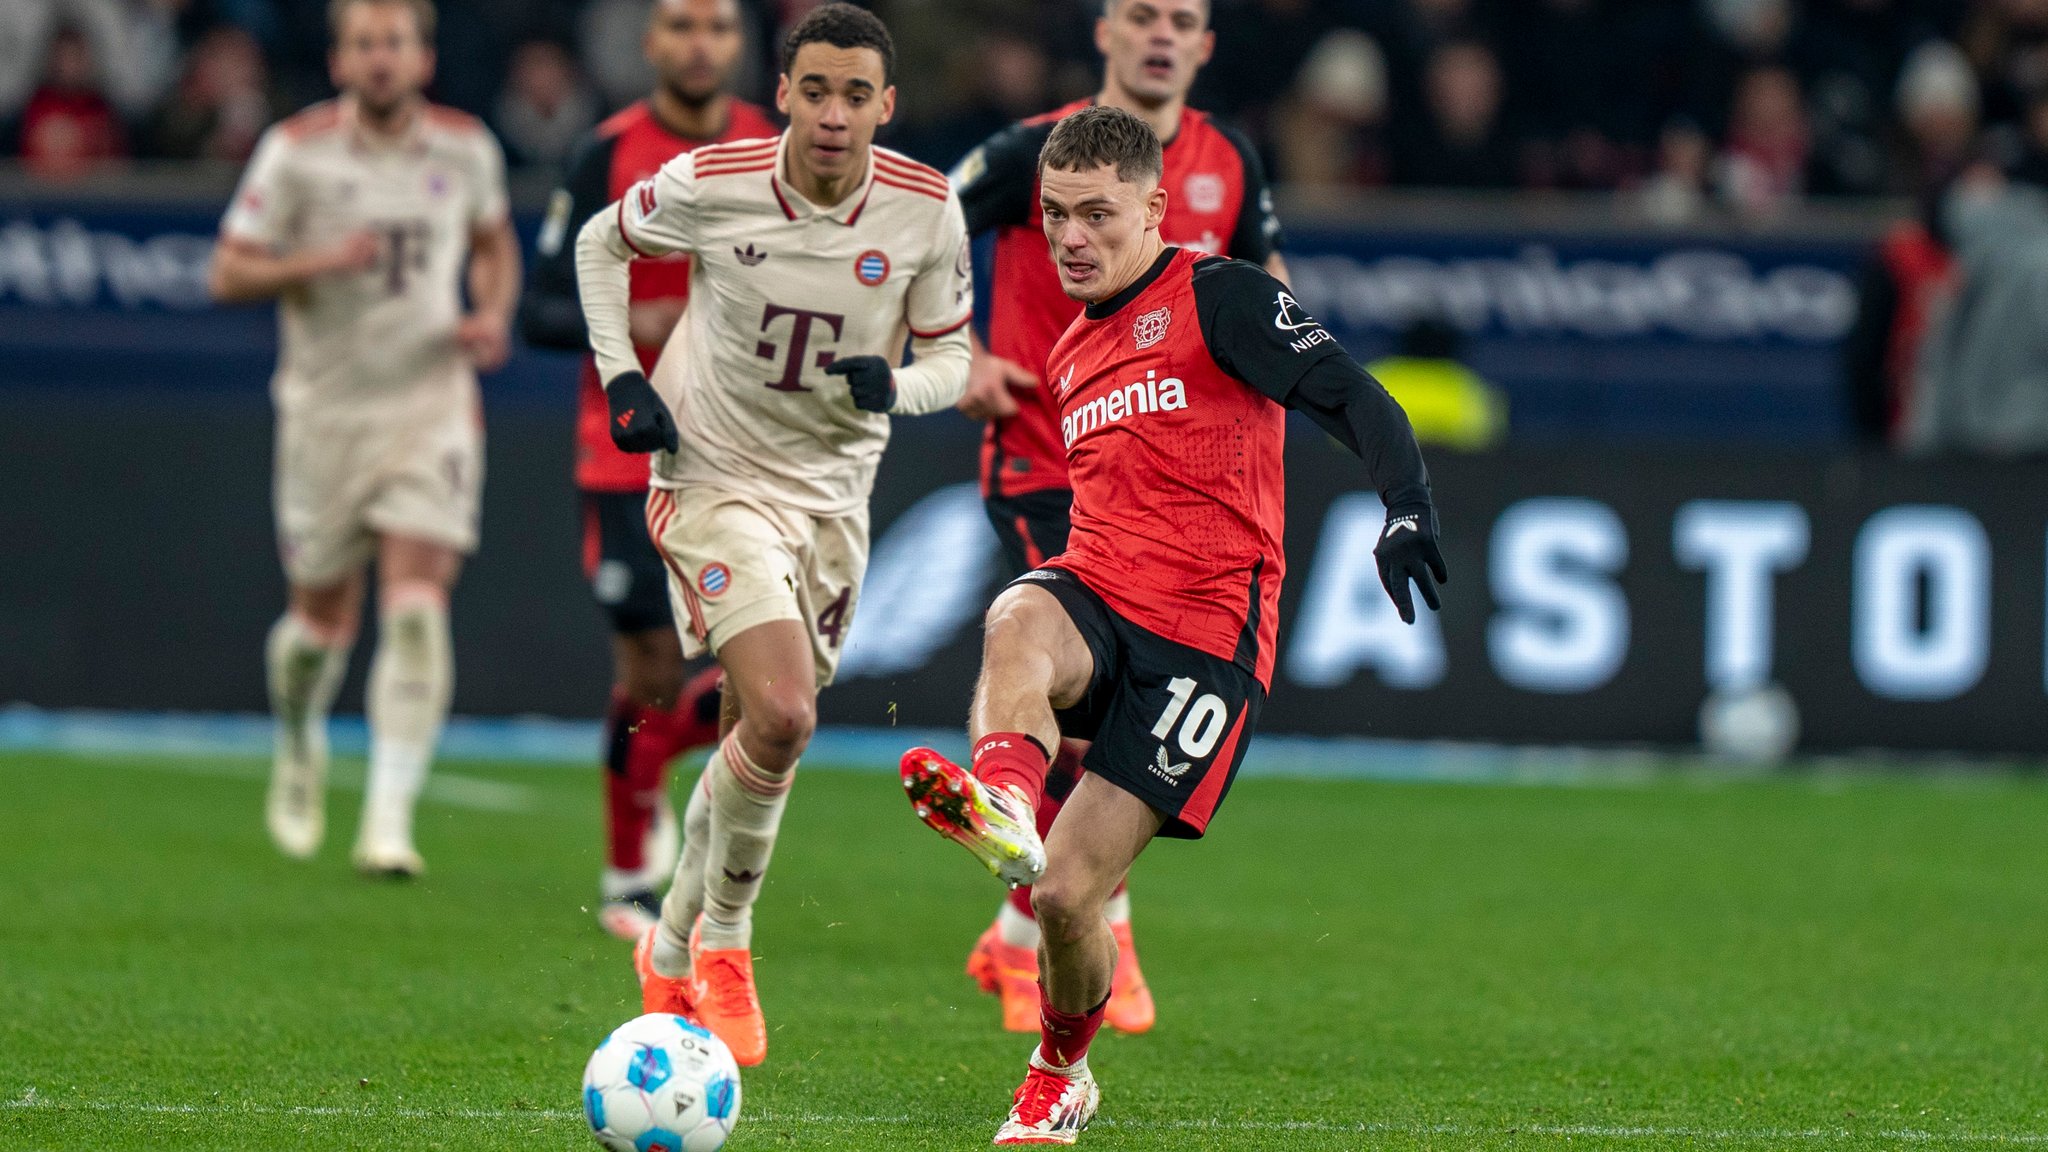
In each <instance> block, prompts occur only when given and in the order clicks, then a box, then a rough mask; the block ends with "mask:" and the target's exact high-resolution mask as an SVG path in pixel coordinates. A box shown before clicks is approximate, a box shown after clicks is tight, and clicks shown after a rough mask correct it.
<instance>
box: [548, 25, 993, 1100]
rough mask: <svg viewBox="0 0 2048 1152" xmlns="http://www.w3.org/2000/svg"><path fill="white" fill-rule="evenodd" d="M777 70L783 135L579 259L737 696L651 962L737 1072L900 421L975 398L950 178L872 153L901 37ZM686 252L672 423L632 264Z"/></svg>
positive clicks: (656, 206) (622, 409)
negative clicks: (767, 919)
mask: <svg viewBox="0 0 2048 1152" xmlns="http://www.w3.org/2000/svg"><path fill="white" fill-rule="evenodd" d="M782 60H783V75H782V78H781V82H780V84H779V85H778V88H777V92H776V104H777V106H778V107H779V108H780V109H781V110H782V111H783V113H785V114H786V115H787V116H788V117H789V119H790V127H789V130H788V131H787V132H785V133H783V134H782V136H781V137H779V138H777V139H772V140H763V141H756V142H747V143H739V144H718V145H710V146H707V147H704V148H700V149H698V150H697V151H695V152H692V153H689V154H686V155H683V156H678V157H676V158H675V159H674V160H671V161H669V162H668V163H667V164H665V165H663V166H662V169H661V171H660V172H659V173H658V174H656V175H655V176H654V177H653V178H652V179H650V180H646V181H643V182H641V183H639V184H637V185H635V186H634V187H632V188H631V189H629V190H628V191H627V192H626V194H625V195H624V196H623V197H622V198H621V199H620V200H619V202H618V203H617V204H616V205H614V206H612V207H610V208H607V209H606V210H604V211H602V212H600V213H598V214H597V215H596V216H594V217H592V218H591V220H590V221H589V222H588V223H587V224H585V225H584V226H583V230H582V232H581V233H580V234H579V235H578V237H577V241H576V270H577V282H578V286H579V288H580V290H581V293H582V300H583V311H584V315H585V317H586V320H587V322H588V326H589V329H590V343H591V347H592V349H593V350H594V351H595V352H596V355H597V365H598V372H599V375H600V376H601V378H602V379H603V380H604V381H605V394H606V400H607V402H608V404H609V408H610V415H611V435H612V439H613V441H614V442H615V443H616V444H618V446H619V447H620V448H622V449H624V450H626V451H628V452H650V451H656V450H659V451H660V454H659V455H657V456H656V458H655V465H654V476H653V486H654V491H653V493H652V494H650V496H649V498H648V505H647V508H648V523H649V528H650V531H651V533H652V534H653V535H654V537H655V539H656V542H657V543H658V544H659V546H660V547H661V550H662V553H663V559H664V560H665V561H666V563H667V565H668V569H669V575H670V584H669V593H670V598H671V601H672V603H673V605H674V609H675V612H676V614H677V617H678V620H677V624H678V627H679V629H680V630H682V631H683V632H684V633H685V635H684V639H683V644H684V648H685V650H686V652H688V653H690V654H692V655H694V654H696V653H698V652H703V651H706V650H708V651H710V652H711V653H713V654H714V655H715V656H717V658H718V662H719V664H720V666H721V667H723V668H724V670H725V676H726V681H725V691H726V693H727V694H728V695H729V696H736V697H737V698H738V701H739V722H738V724H737V725H736V726H735V727H734V728H733V730H732V732H731V734H730V735H729V736H727V737H726V739H725V740H724V741H722V742H721V743H720V744H719V747H718V750H717V751H716V752H714V753H713V754H712V757H711V762H710V763H709V764H708V765H706V766H705V769H704V776H703V779H702V781H701V783H700V784H699V786H698V787H696V788H693V789H691V792H690V801H689V807H688V808H687V809H686V811H685V813H684V818H683V855H682V859H681V861H680V862H679V863H678V864H677V867H676V876H675V883H674V885H673V886H672V887H671V888H670V889H669V893H668V896H667V898H666V899H665V900H664V901H663V902H662V909H661V919H660V922H659V923H658V924H656V925H655V927H654V928H653V929H652V930H650V931H649V932H648V933H647V935H646V936H644V937H643V938H642V940H641V943H640V945H639V947H637V948H636V949H635V950H634V967H635V969H636V971H637V973H638V974H639V976H640V980H641V986H642V1000H643V1002H644V1004H645V1007H646V1010H647V1011H649V1012H676V1013H680V1014H683V1015H689V1016H695V1017H697V1018H699V1019H701V1020H702V1021H703V1022H704V1023H705V1024H706V1025H708V1026H709V1027H710V1028H711V1029H712V1030H713V1031H714V1032H716V1033H717V1034H718V1035H719V1037H720V1038H721V1039H723V1040H724V1041H725V1042H726V1044H727V1045H728V1046H730V1047H731V1048H732V1050H733V1055H734V1056H735V1057H736V1058H737V1059H738V1060H739V1062H740V1063H741V1064H743V1065H753V1064H758V1063H760V1062H761V1061H762V1059H764V1058H765V1057H766V1054H767V1046H768V1033H767V1025H766V1023H765V1022H764V1020H763V1018H762V1015H761V1003H760V999H759V997H758V995H757V994H756V992H755V987H754V974H753V957H752V955H751V953H750V951H749V946H750V942H751V940H752V936H753V912H752V909H753V904H754V900H755V898H756V896H758V895H759V893H760V888H761V880H762V877H763V875H764V874H765V873H766V871H767V868H768V859H769V855H770V853H771V852H772V851H773V850H774V847H775V836H776V830H777V828H778V827H779V826H780V824H781V821H782V810H783V806H784V804H785V803H786V801H787V799H788V795H789V788H790V784H791V783H792V781H793V780H794V777H795V772H796V765H797V759H798V757H799V756H801V755H802V754H803V751H804V748H805V746H806V745H807V744H808V743H809V742H810V738H811V732H812V729H813V726H814V724H815V722H816V715H817V695H818V689H819V688H820V687H822V686H824V685H825V684H828V683H830V682H831V680H832V674H833V671H834V670H835V669H836V668H837V667H838V663H839V647H840V644H841V642H842V641H843V640H844V638H845V636H846V629H847V626H848V625H849V624H851V623H852V621H853V613H854V608H855V605H856V603H857V602H858V600H859V596H860V582H861V577H862V576H863V575H864V574H865V572H866V568H867V556H868V494H869V491H870V489H871V488H872V487H873V484H874V476H875V467H876V465H877V463H878V462H879V461H880V459H881V455H882V450H883V447H884V446H885V445H886V444H887V443H888V439H889V415H890V414H891V413H895V414H898V415H916V414H918V413H924V412H933V411H937V410H939V409H942V408H946V407H950V406H951V405H952V404H953V403H954V402H955V401H957V400H958V399H959V398H960V392H961V389H962V388H963V387H965V385H966V382H967V364H968V357H969V352H968V343H967V333H966V327H967V322H968V319H969V317H970V314H971V312H972V310H973V307H974V301H973V269H972V267H971V264H970V259H969V255H968V242H967V230H966V226H965V224H964V222H963V220H962V217H961V213H960V204H959V201H958V200H957V199H955V198H954V196H953V193H952V191H951V190H950V189H949V188H948V187H947V185H946V178H945V177H944V176H942V175H941V174H939V173H938V172H935V171H933V170H932V169H930V168H927V167H925V166H924V165H922V164H918V163H915V162H914V161H911V160H908V159H906V158H904V157H902V156H900V155H898V154H897V153H894V152H891V151H888V150H887V149H883V148H876V147H873V146H872V141H873V139H874V133H875V129H876V128H878V127H879V126H881V125H882V124H884V123H886V122H887V121H888V119H889V117H890V115H891V113H892V112H893V110H894V107H895V102H896V90H895V88H894V87H892V85H891V77H892V75H893V73H894V69H895V49H894V47H893V45H892V44H891V42H890V38H889V32H888V30H887V29H886V28H884V27H883V26H882V23H881V21H880V20H877V19H876V18H875V17H874V16H873V15H871V14H869V13H868V12H866V11H863V10H862V9H859V8H855V7H852V6H850V5H846V4H826V5H823V6H821V7H818V8H816V9H813V10H812V11H811V12H810V13H809V14H808V15H806V16H805V17H804V18H803V19H802V20H801V21H799V22H798V23H797V24H796V26H795V27H794V28H792V29H791V30H790V32H789V34H788V36H787V38H786V39H785V40H784V43H783V56H782ZM677 253H682V254H687V255H689V256H690V257H692V258H693V262H692V265H691V274H690V307H689V310H688V311H686V312H685V313H684V320H683V330H682V331H681V332H680V333H679V334H678V335H677V336H676V338H675V340H674V341H672V342H671V343H670V345H669V347H668V349H667V350H666V351H665V352H664V354H663V355H662V357H661V359H660V361H659V363H657V364H656V365H655V371H654V380H655V382H657V383H659V384H660V385H661V386H662V391H665V392H666V393H667V394H669V395H676V396H681V397H682V401H681V406H680V408H679V409H677V411H676V412H675V413H674V414H673V415H672V414H671V412H670V409H669V407H668V404H667V403H666V402H665V401H664V400H663V399H662V396H661V394H660V393H659V392H657V391H656V388H655V383H651V382H650V381H649V380H648V378H647V376H646V375H645V374H644V373H643V371H642V368H641V364H640V361H639V359H638V357H637V356H636V355H635V353H634V350H633V344H632V340H631V326H630V323H629V309H628V301H629V292H628V284H627V267H628V264H629V262H630V261H631V260H632V259H633V258H635V257H641V258H646V259H658V258H660V257H663V256H668V255H673V254H677ZM906 342H908V343H909V345H910V351H911V363H910V364H909V365H907V366H903V367H895V365H896V364H898V362H899V361H900V360H901V358H902V352H903V349H904V345H905V343H906ZM700 913H701V915H700Z"/></svg>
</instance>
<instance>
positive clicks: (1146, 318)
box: [1131, 308, 1173, 350]
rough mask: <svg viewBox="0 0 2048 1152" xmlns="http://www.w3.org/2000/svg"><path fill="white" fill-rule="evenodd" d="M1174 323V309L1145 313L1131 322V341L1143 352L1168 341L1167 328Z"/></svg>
mask: <svg viewBox="0 0 2048 1152" xmlns="http://www.w3.org/2000/svg"><path fill="white" fill-rule="evenodd" d="M1172 323H1173V309H1171V308H1159V309H1156V310H1154V311H1151V312H1147V313H1145V314H1144V315H1143V316H1140V317H1138V318H1137V319H1136V320H1134V321H1132V322H1131V340H1132V341H1133V342H1134V343H1136V344H1137V346H1138V347H1139V348H1140V349H1141V350H1142V349H1145V348H1150V347H1151V346H1153V345H1154V344H1157V343H1159V342H1160V341H1161V340H1164V339H1166V329H1167V326H1168V325H1170V324H1172Z"/></svg>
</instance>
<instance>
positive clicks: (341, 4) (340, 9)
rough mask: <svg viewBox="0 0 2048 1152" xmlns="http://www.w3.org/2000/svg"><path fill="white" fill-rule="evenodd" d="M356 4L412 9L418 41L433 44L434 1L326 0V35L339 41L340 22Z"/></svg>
mask: <svg viewBox="0 0 2048 1152" xmlns="http://www.w3.org/2000/svg"><path fill="white" fill-rule="evenodd" d="M358 4H402V5H404V6H405V7H407V8H410V9H412V21H413V24H414V26H416V27H417V28H418V29H419V30H420V39H421V40H422V41H424V42H425V43H427V44H428V45H429V46H431V45H432V44H433V43H434V0H328V4H327V34H328V35H330V36H332V37H334V38H335V39H336V40H339V39H341V22H342V21H343V20H344V19H346V18H347V17H348V10H349V9H351V8H353V7H355V6H356V5H358Z"/></svg>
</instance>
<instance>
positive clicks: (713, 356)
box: [585, 133, 974, 516]
mask: <svg viewBox="0 0 2048 1152" xmlns="http://www.w3.org/2000/svg"><path fill="white" fill-rule="evenodd" d="M786 140H787V134H786V133H785V134H784V136H783V137H781V138H778V139H774V140H750V141H741V142H737V143H732V144H718V145H712V146H709V147H705V148H700V149H698V150H696V151H695V152H691V153H686V154H684V155H681V156H678V157H676V158H675V159H673V160H671V161H669V162H668V163H667V164H665V165H664V166H663V167H662V169H661V171H660V172H658V173H656V174H655V175H654V176H653V177H651V178H650V179H648V180H645V181H642V182H641V183H639V184H637V185H635V186H633V187H632V188H631V189H629V190H628V191H627V193H626V194H625V196H623V197H622V198H621V199H620V201H619V204H618V206H617V207H616V208H615V209H612V210H611V211H612V212H614V213H616V216H617V220H616V227H615V228H614V229H613V231H612V233H611V240H612V244H613V250H614V254H615V255H619V256H625V255H627V254H628V253H629V252H630V254H632V255H637V256H642V257H654V256H666V255H669V254H671V253H676V252H687V253H690V254H691V255H692V256H693V257H694V258H695V263H694V266H693V268H692V270H691V274H690V307H689V311H688V312H687V313H685V318H684V321H683V323H682V324H679V325H678V326H677V327H676V330H675V332H674V334H673V335H672V336H671V337H670V339H669V344H668V346H667V348H666V349H665V350H664V353H663V355H662V358H661V361H660V363H659V364H658V365H657V367H656V368H655V372H654V385H655V387H656V389H657V390H658V391H660V392H661V393H662V394H663V396H664V397H666V398H668V399H669V401H670V402H671V403H674V404H676V406H677V412H676V423H677V425H678V429H679V431H680V433H681V440H682V450H681V451H680V452H678V453H676V454H674V455H669V454H666V453H662V454H659V455H658V456H657V458H656V461H655V465H654V476H653V483H654V485H655V486H656V487H659V488H679V487H683V486H685V485H712V486H715V487H718V488H720V489H724V490H727V491H732V492H737V493H742V494H746V495H751V496H757V497H760V498H763V499H766V500H770V501H773V502H774V503H776V504H780V505H783V506H787V507H791V508H795V509H798V510H801V511H803V512H806V513H809V514H811V515H813V516H836V515H840V514H844V513H847V512H851V511H853V510H855V509H860V508H865V506H866V503H867V498H868V492H869V489H870V488H871V487H872V486H873V483H874V476H875V468H876V465H877V463H878V462H879V461H880V459H881V456H882V450H883V448H884V446H886V445H887V443H888V439H889V417H888V416H886V415H883V414H881V413H877V412H864V411H861V410H860V409H858V408H855V407H854V406H853V404H852V401H851V399H850V398H849V395H848V390H847V383H846V380H845V379H844V378H842V377H838V376H829V375H827V374H826V373H825V369H826V368H827V367H828V366H830V365H831V364H832V363H833V361H834V360H836V359H839V358H842V357H847V356H863V355H870V356H881V357H883V358H885V359H887V360H888V361H889V362H890V363H891V364H895V363H897V362H898V361H900V359H901V358H902V353H903V350H904V346H905V342H906V341H908V340H912V339H914V340H915V341H916V345H915V349H916V351H917V354H918V357H919V358H920V360H922V359H924V358H926V357H927V356H930V355H933V354H934V353H936V355H937V359H938V360H952V359H957V360H958V362H959V365H958V366H959V367H960V368H961V369H962V370H961V371H958V372H945V371H939V370H936V369H934V368H932V367H930V366H926V365H920V364H912V365H910V366H908V367H902V368H898V369H896V386H897V404H896V408H895V409H894V411H895V412H896V413H897V414H899V415H918V414H921V413H925V412H932V411H937V410H939V409H941V408H945V407H948V406H950V405H951V404H952V403H953V402H954V401H955V400H956V399H958V397H959V393H960V388H961V385H962V383H963V382H964V378H965V372H964V366H965V364H966V360H967V355H968V351H967V333H966V330H965V329H966V324H967V321H968V319H969V317H970V316H971V315H972V312H973V307H974V300H973V270H972V268H971V266H970V258H969V248H968V239H967V226H966V221H965V218H964V217H963V215H962V213H961V210H960V202H959V200H958V199H957V198H956V197H955V196H954V195H953V192H952V190H951V188H950V187H949V186H948V185H947V183H946V178H945V177H944V176H943V175H941V174H940V173H939V172H937V171H936V170H934V169H931V168H927V167H925V166H924V165H922V164H919V163H917V162H916V161H913V160H910V159H908V158H906V157H904V156H902V155H900V154H898V153H895V152H891V151H889V150H888V149H885V148H875V149H873V150H872V151H871V152H870V153H869V162H868V171H867V174H866V176H865V177H864V178H863V180H862V182H861V184H860V185H859V187H857V188H855V189H854V190H853V192H852V193H851V194H850V195H848V196H847V197H846V198H845V199H844V200H842V201H841V202H840V203H839V204H837V205H835V206H834V207H831V208H819V207H817V206H816V205H813V204H811V203H810V202H809V201H807V200H805V199H804V198H803V197H802V196H800V195H798V194H797V192H796V190H795V189H793V188H791V187H790V186H789V184H788V183H787V182H786V181H784V180H783V179H782V178H781V176H780V175H779V173H780V171H781V157H782V154H783V151H784V148H785V147H786V143H785V142H786ZM589 295H590V293H589V291H588V289H587V288H586V293H585V298H586V301H587V300H588V299H589ZM593 340H594V341H596V342H598V343H599V344H600V345H601V344H602V343H604V341H603V338H602V335H601V334H599V333H598V332H597V331H596V329H595V328H593ZM596 350H597V353H598V358H599V365H600V368H601V369H602V370H603V371H604V373H605V378H606V379H610V378H612V377H613V376H616V375H617V374H618V373H620V372H625V371H629V370H635V369H637V368H638V364H637V362H635V361H633V360H631V358H630V354H631V350H630V349H625V356H624V358H621V356H620V350H619V349H616V348H611V349H608V348H605V347H602V346H600V347H598V348H597V349H596ZM955 377H958V379H955ZM678 397H680V400H678V399H677V398H678Z"/></svg>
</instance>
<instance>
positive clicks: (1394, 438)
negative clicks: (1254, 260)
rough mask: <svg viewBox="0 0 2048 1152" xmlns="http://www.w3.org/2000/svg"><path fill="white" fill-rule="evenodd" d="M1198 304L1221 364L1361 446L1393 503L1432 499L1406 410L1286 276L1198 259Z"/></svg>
mask: <svg viewBox="0 0 2048 1152" xmlns="http://www.w3.org/2000/svg"><path fill="white" fill-rule="evenodd" d="M1194 291H1195V312H1196V315H1197V317H1198V319H1199V321H1200V323H1201V326H1202V338H1203V340H1204V342H1206V343H1207V344H1208V347H1209V355H1210V356H1211V357H1212V358H1214V359H1215V361H1216V364H1217V366H1218V367H1220V368H1222V369H1223V370H1224V371H1225V372H1228V373H1229V374H1230V375H1232V376H1234V377H1236V378H1237V379H1239V380H1242V381H1244V382H1245V383H1246V384H1248V385H1250V386H1251V387H1253V388H1256V389H1258V390H1259V391H1260V392H1262V393H1264V394H1265V395H1267V396H1269V397H1271V398H1272V399H1273V400H1274V401H1276V402H1277V403H1279V404H1282V405H1284V406H1286V407H1288V408H1292V409H1294V410H1295V411H1297V412H1300V413H1302V414H1303V415H1305V416H1307V417H1308V418H1309V419H1310V420H1312V421H1314V422H1315V424H1316V426H1317V427H1318V428H1321V429H1322V430H1323V431H1325V432H1328V433H1329V434H1330V435H1331V436H1333V437H1335V438H1336V439H1337V441H1338V442H1339V443H1341V444H1343V445H1344V446H1345V447H1346V448H1349V449H1350V450H1351V451H1352V452H1354V453H1357V455H1358V457H1359V459H1361V460H1363V461H1365V467H1366V475H1367V476H1368V477H1370V478H1371V480H1372V484H1373V487H1374V488H1376V489H1378V490H1379V493H1380V500H1381V502H1382V503H1384V504H1385V505H1386V506H1387V508H1388V510H1389V511H1402V512H1407V511H1418V510H1421V509H1427V508H1430V507H1431V503H1432V502H1431V498H1430V491H1429V469H1428V467H1427V466H1426V465H1424V464H1423V462H1422V449H1421V448H1420V447H1419V446H1418V445H1417V444H1416V443H1415V431H1414V429H1413V428H1411V427H1410V426H1409V424H1408V414H1407V413H1406V412H1403V411H1402V410H1401V406H1400V405H1399V404H1398V403H1396V402H1395V401H1394V398H1393V397H1392V396H1389V395H1388V394H1387V390H1386V389H1385V388H1383V387H1381V386H1380V382H1379V381H1378V380H1375V379H1373V377H1372V374H1371V373H1369V372H1367V371H1366V370H1365V369H1363V368H1361V367H1359V366H1358V363H1357V362H1356V361H1354V360H1352V359H1351V357H1350V355H1349V354H1348V353H1346V352H1345V351H1344V348H1343V346H1342V345H1340V344H1338V343H1337V341H1336V338H1335V337H1333V336H1331V335H1330V333H1329V331H1328V330H1326V329H1325V328H1324V327H1323V326H1322V325H1321V324H1320V323H1318V322H1317V321H1316V320H1315V319H1314V318H1313V317H1311V316H1309V315H1308V314H1307V313H1306V312H1304V311H1302V309H1301V306H1300V305H1299V304H1297V303H1295V300H1294V297H1293V296H1292V295H1291V294H1290V293H1289V292H1288V291H1287V287H1286V285H1284V284H1282V283H1280V281H1278V280H1276V279H1274V278H1273V277H1272V276H1270V275H1268V274H1267V273H1266V271H1265V269H1263V268H1260V267H1257V266H1256V265H1252V264H1247V263H1245V262H1243V261H1241V260H1226V259H1222V258H1220V257H1219V258H1212V259H1208V260H1204V261H1202V262H1200V263H1198V264H1196V265H1195V271H1194Z"/></svg>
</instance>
